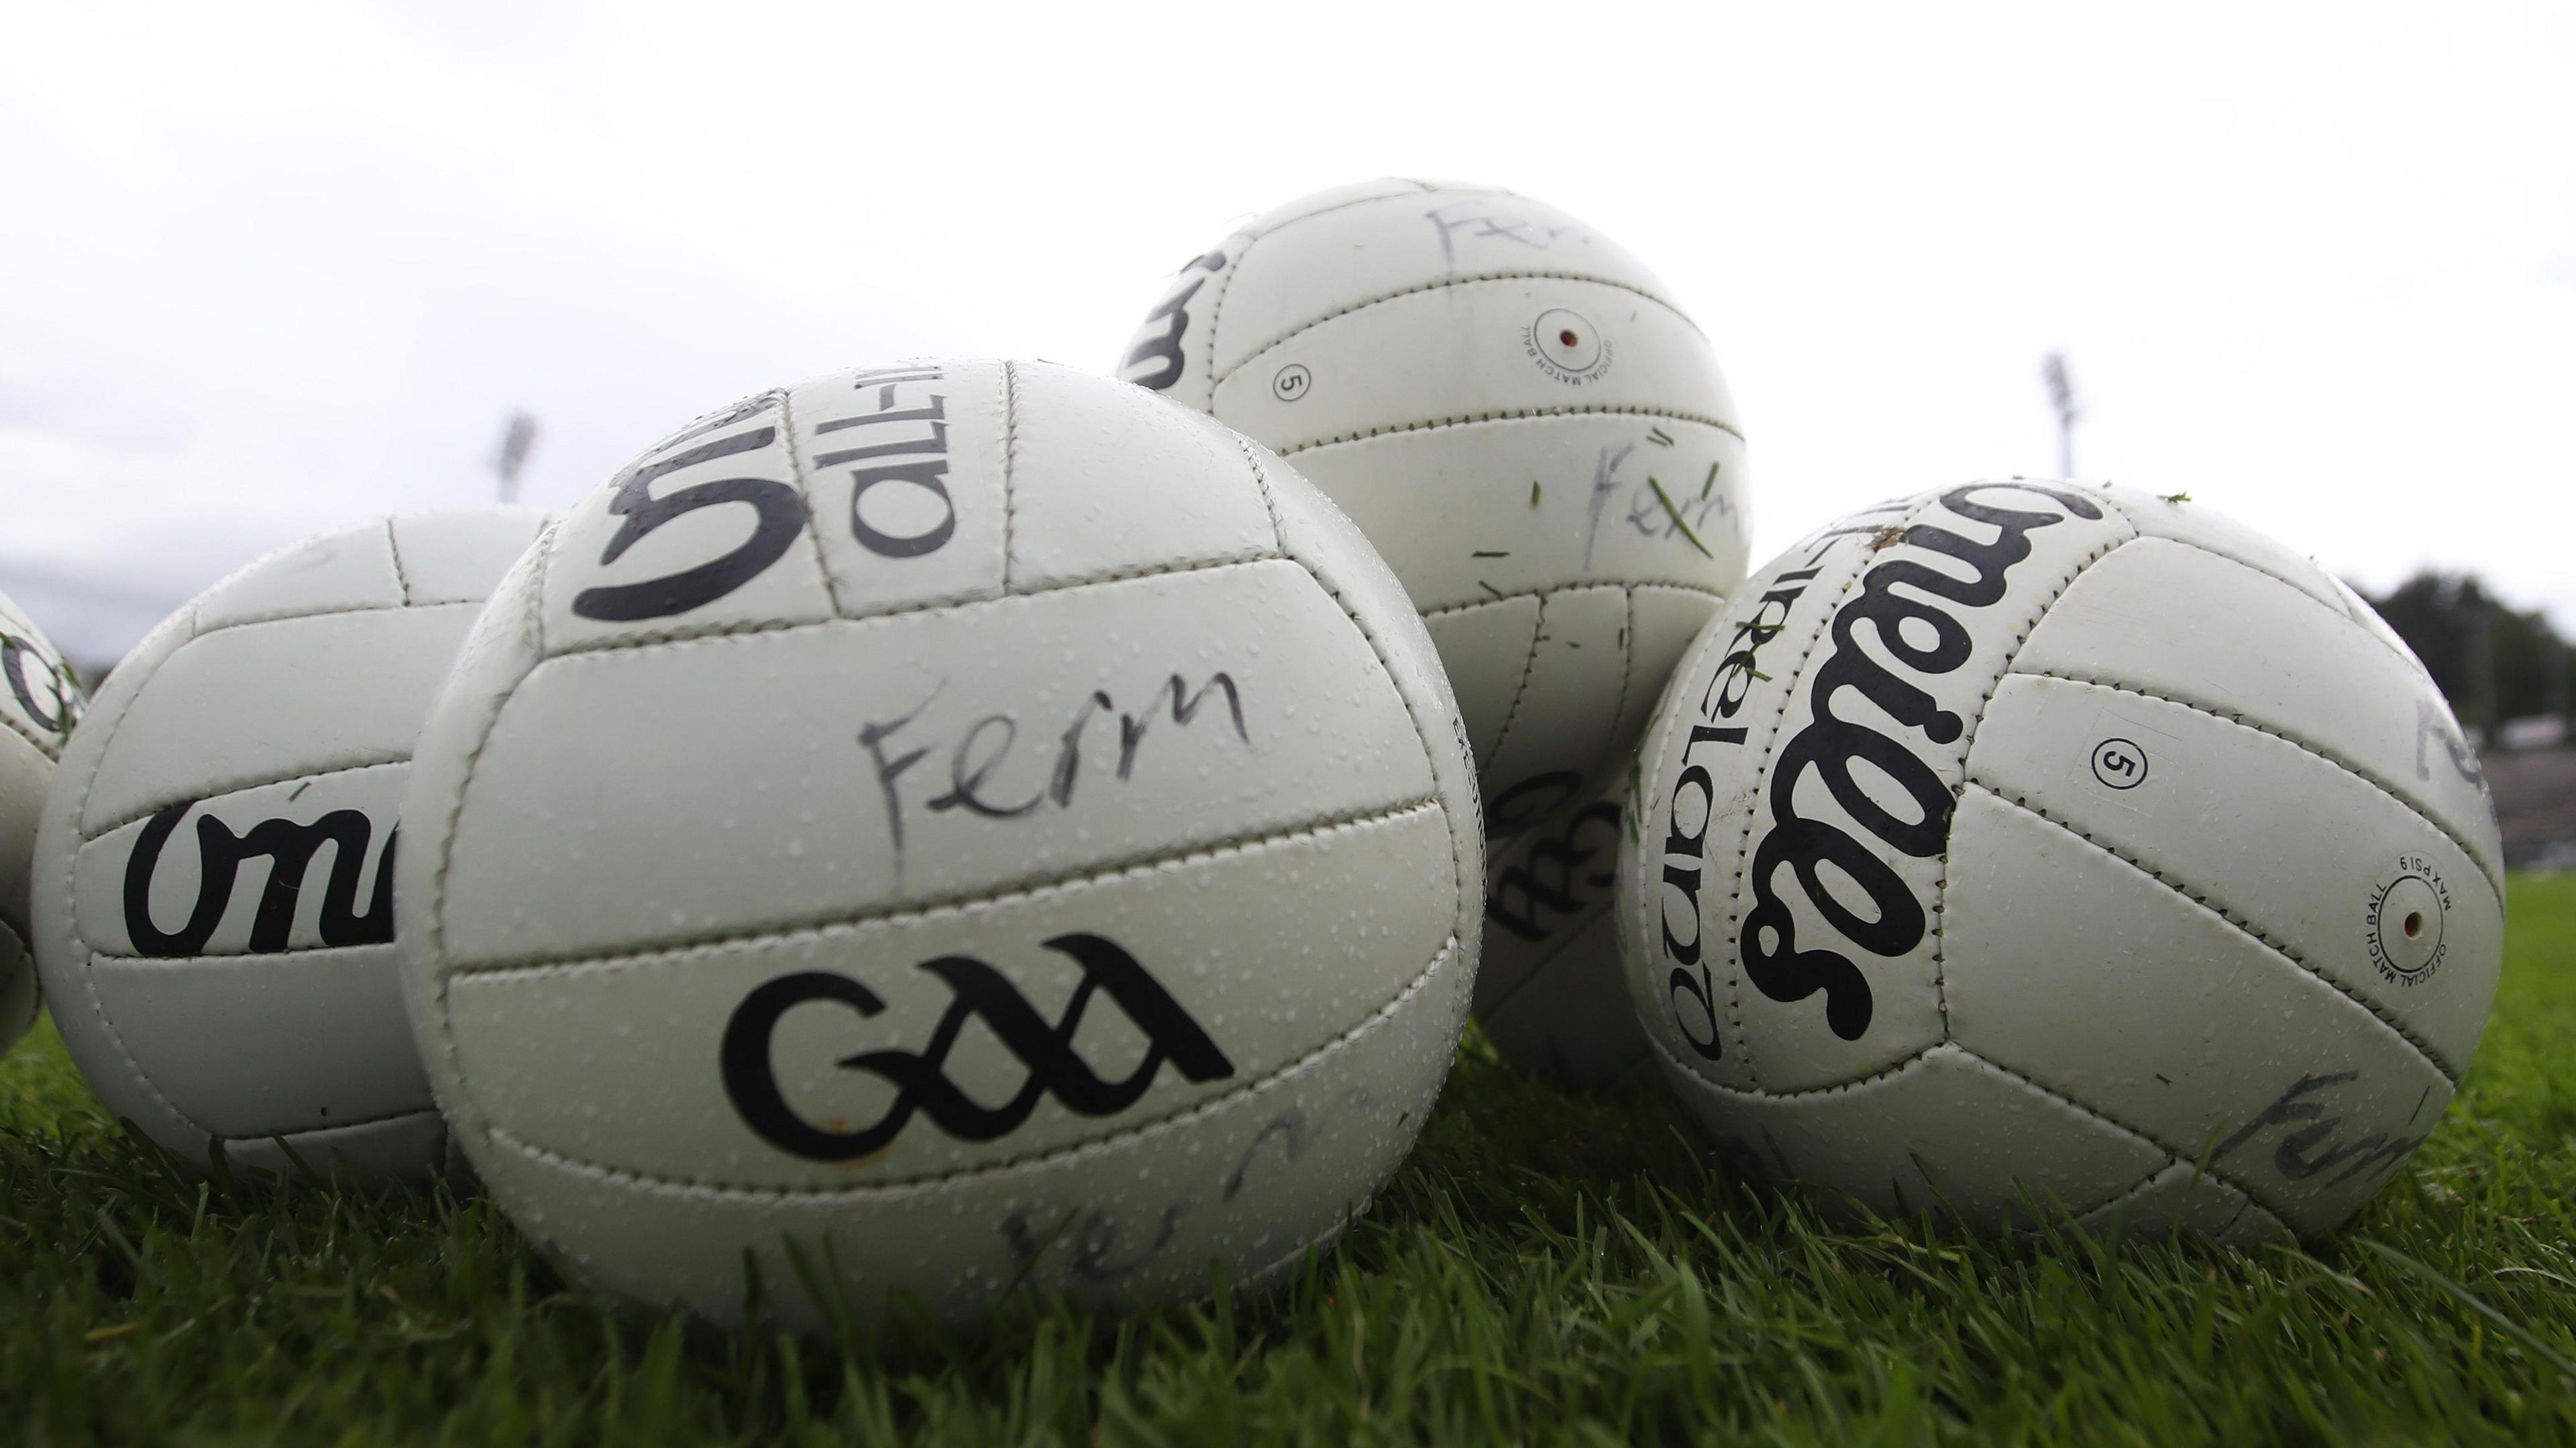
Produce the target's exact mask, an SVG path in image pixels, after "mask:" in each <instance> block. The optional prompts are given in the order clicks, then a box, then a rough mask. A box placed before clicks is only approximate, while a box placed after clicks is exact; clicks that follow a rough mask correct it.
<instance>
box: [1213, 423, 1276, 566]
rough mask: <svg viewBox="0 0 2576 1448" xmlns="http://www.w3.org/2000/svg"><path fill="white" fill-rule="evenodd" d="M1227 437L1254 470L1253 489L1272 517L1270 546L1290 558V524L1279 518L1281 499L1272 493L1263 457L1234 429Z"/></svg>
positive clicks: (1228, 429) (1262, 506) (1249, 441)
mask: <svg viewBox="0 0 2576 1448" xmlns="http://www.w3.org/2000/svg"><path fill="white" fill-rule="evenodd" d="M1226 436H1228V437H1230V438H1232V439H1233V440H1234V450H1235V451H1236V452H1239V453H1241V454H1243V462H1244V466H1246V467H1248V468H1250V469H1252V487H1253V490H1254V491H1255V492H1258V493H1259V494H1261V508H1262V511H1263V512H1266V513H1268V514H1269V515H1270V545H1271V546H1272V547H1273V548H1276V549H1277V550H1278V551H1279V556H1281V557H1283V558H1284V557H1286V556H1288V524H1287V523H1286V522H1285V521H1284V520H1282V519H1281V518H1280V516H1279V499H1278V498H1277V497H1276V496H1274V495H1273V494H1272V493H1271V491H1270V476H1269V474H1268V473H1267V472H1265V471H1264V470H1263V469H1262V466H1261V457H1260V455H1259V454H1257V453H1255V452H1254V451H1253V450H1252V440H1251V439H1250V438H1247V437H1245V436H1244V435H1243V434H1242V433H1239V432H1236V431H1235V430H1234V429H1232V428H1227V429H1226Z"/></svg>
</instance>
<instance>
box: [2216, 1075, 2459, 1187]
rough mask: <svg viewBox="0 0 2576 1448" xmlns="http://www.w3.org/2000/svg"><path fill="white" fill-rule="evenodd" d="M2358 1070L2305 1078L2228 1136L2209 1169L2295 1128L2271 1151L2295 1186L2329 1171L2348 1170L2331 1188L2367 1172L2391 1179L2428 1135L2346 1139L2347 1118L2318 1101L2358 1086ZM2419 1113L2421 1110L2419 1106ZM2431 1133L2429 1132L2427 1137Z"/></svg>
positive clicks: (2386, 1134)
mask: <svg viewBox="0 0 2576 1448" xmlns="http://www.w3.org/2000/svg"><path fill="white" fill-rule="evenodd" d="M2360 1079H2361V1073H2360V1072H2358V1071H2335V1072H2331V1073H2329V1074H2327V1075H2323V1076H2301V1077H2300V1078H2299V1079H2298V1080H2296V1081H2294V1082H2292V1083H2291V1084H2290V1089H2288V1090H2286V1091H2284V1092H2282V1093H2281V1094H2280V1095H2279V1096H2278V1097H2276V1098H2274V1100H2273V1102H2272V1104H2271V1105H2269V1106H2266V1107H2264V1108H2263V1109H2262V1110H2261V1111H2260V1112H2257V1113H2256V1114H2255V1117H2254V1119H2253V1120H2251V1121H2248V1122H2246V1123H2245V1124H2244V1125H2243V1126H2240V1127H2238V1128H2236V1130H2235V1131H2234V1132H2232V1133H2230V1134H2229V1136H2228V1137H2227V1139H2226V1140H2225V1141H2222V1142H2220V1143H2219V1144H2218V1149H2217V1150H2216V1151H2213V1152H2211V1153H2210V1154H2209V1160H2210V1164H2211V1165H2212V1166H2215V1165H2217V1164H2218V1163H2219V1162H2222V1161H2225V1160H2226V1159H2227V1157H2228V1155H2229V1153H2231V1152H2233V1151H2235V1150H2236V1149H2237V1148H2238V1147H2241V1146H2244V1145H2245V1144H2247V1143H2248V1142H2251V1141H2252V1140H2254V1138H2256V1137H2258V1136H2260V1135H2262V1134H2263V1133H2264V1132H2266V1131H2269V1130H2271V1129H2273V1128H2274V1127H2295V1128H2297V1129H2296V1130H2292V1131H2289V1132H2288V1133H2287V1134H2285V1135H2284V1136H2282V1138H2281V1139H2280V1141H2278V1142H2277V1143H2275V1144H2274V1146H2273V1148H2272V1166H2273V1169H2274V1170H2276V1171H2278V1172H2280V1174H2281V1175H2282V1176H2284V1177H2286V1178H2288V1179H2289V1180H2291V1181H2294V1182H2304V1181H2307V1180H2309V1179H2311V1178H2313V1177H2316V1176H2319V1175H2322V1174H2323V1173H2325V1172H2329V1171H2334V1169H2335V1168H2337V1167H2341V1168H2343V1169H2342V1170H2341V1171H2339V1172H2335V1175H2334V1176H2333V1177H2332V1178H2330V1179H2329V1180H2328V1181H2327V1182H2326V1183H2325V1185H2326V1186H2327V1187H2328V1188H2333V1187H2339V1186H2341V1185H2343V1184H2344V1183H2345V1182H2348V1181H2350V1180H2352V1179H2353V1178H2354V1177H2357V1176H2360V1175H2362V1174H2363V1173H2364V1172H2368V1173H2370V1174H2372V1175H2374V1176H2383V1177H2384V1176H2386V1175H2387V1174H2388V1173H2390V1172H2392V1171H2395V1170H2396V1169H2397V1164H2398V1163H2400V1162H2402V1161H2404V1160H2405V1159H2406V1158H2407V1157H2408V1156H2409V1155H2411V1154H2412V1153H2413V1152H2414V1150H2415V1148H2417V1147H2419V1146H2421V1145H2423V1144H2424V1137H2423V1136H2399V1135H2396V1134H2394V1133H2391V1132H2386V1131H2373V1132H2369V1133H2366V1134H2364V1135H2360V1136H2355V1137H2351V1138H2349V1139H2344V1138H2341V1136H2340V1133H2341V1132H2342V1130H2343V1118H2342V1117H2340V1116H2328V1115H2327V1114H2326V1103H2325V1102H2324V1101H2321V1100H2316V1099H2314V1098H2315V1096H2316V1094H2317V1093H2318V1092H2321V1091H2324V1090H2326V1089H2328V1088H2329V1087H2335V1086H2341V1085H2344V1084H2345V1083H2347V1082H2352V1081H2358V1080H2360ZM2415 1109H2416V1110H2417V1111H2419V1112H2420V1111H2422V1110H2423V1109H2424V1107H2423V1103H2422V1102H2421V1101H2418V1102H2417V1103H2416V1107H2415ZM2427 1134H2429V1133H2427Z"/></svg>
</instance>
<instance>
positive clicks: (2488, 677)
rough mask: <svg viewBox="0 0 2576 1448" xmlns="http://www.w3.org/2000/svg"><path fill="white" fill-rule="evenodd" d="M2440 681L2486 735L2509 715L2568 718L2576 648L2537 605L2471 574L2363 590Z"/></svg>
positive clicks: (2428, 575)
mask: <svg viewBox="0 0 2576 1448" xmlns="http://www.w3.org/2000/svg"><path fill="white" fill-rule="evenodd" d="M2362 597H2364V598H2366V599H2369V600H2370V606H2371V607H2373V608H2375V609H2378V610H2379V615H2380V617H2382V618H2384V619H2386V620H2388V626H2389V627H2390V628H2393V629H2395V630H2397V634H2398V636H2399V637H2400V638H2403V639H2404V640H2406V643H2407V646H2408V647H2410V648H2412V649H2414V650H2415V654H2416V657H2418V658H2420V659H2422V660H2423V661H2424V667H2425V668H2427V669H2429V670H2431V671H2432V674H2433V682H2435V683H2437V684H2439V685H2441V686H2442V692H2443V694H2445V695H2446V696H2448V697H2449V699H2450V701H2451V707H2452V709H2453V710H2455V711H2457V712H2458V714H2459V716H2460V722H2461V723H2462V724H2464V725H2466V726H2468V727H2469V728H2471V729H2474V730H2477V731H2479V732H2480V733H2481V734H2482V735H2484V736H2485V737H2486V738H2488V739H2493V738H2494V737H2495V733H2496V728H2497V726H2498V725H2500V724H2502V723H2504V722H2505V721H2506V720H2508V719H2524V718H2529V717H2531V716H2533V715H2555V716H2557V717H2559V718H2562V719H2564V718H2567V717H2568V716H2569V714H2570V712H2571V708H2576V704H2571V700H2570V698H2569V684H2568V681H2569V677H2570V675H2571V673H2576V646H2570V645H2569V643H2568V642H2567V641H2566V640H2565V639H2562V638H2560V637H2559V636H2558V634H2557V631H2556V630H2554V629H2552V628H2551V627H2550V626H2549V620H2548V618H2547V617H2546V616H2544V615H2542V614H2541V613H2539V612H2538V611H2537V610H2533V611H2530V612H2525V611H2524V610H2521V609H2517V608H2512V607H2509V606H2508V605H2506V604H2505V603H2503V602H2501V601H2500V600H2498V599H2497V598H2496V597H2495V596H2494V595H2493V594H2492V593H2489V592H2488V591H2487V587H2486V585H2485V583H2483V582H2482V581H2480V580H2479V578H2478V577H2477V575H2475V574H2473V573H2436V572H2432V571H2430V570H2427V571H2425V572H2422V573H2418V574H2416V575H2415V576H2414V577H2412V578H2410V579H2407V580H2406V581H2405V582H2404V583H2401V584H2399V585H2397V586H2396V587H2395V588H2393V589H2391V590H2389V591H2388V592H2387V593H2384V594H2371V593H2363V594H2362Z"/></svg>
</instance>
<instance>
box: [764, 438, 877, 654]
mask: <svg viewBox="0 0 2576 1448" xmlns="http://www.w3.org/2000/svg"><path fill="white" fill-rule="evenodd" d="M778 436H779V438H780V440H781V441H783V442H785V443H786V445H787V446H786V449H785V451H786V453H787V480H788V485H789V486H791V487H793V488H795V489H796V496H797V497H798V498H799V499H800V500H802V501H803V503H804V505H805V521H804V525H803V526H802V527H800V528H799V529H798V530H797V531H798V532H801V533H803V534H804V535H805V541H806V543H807V544H809V545H811V546H812V548H813V550H814V572H815V574H816V575H817V576H819V577H820V578H821V579H822V580H823V597H825V598H826V599H829V600H830V601H831V604H832V612H833V614H834V615H835V616H846V615H845V613H844V609H843V606H842V603H841V585H840V583H839V581H838V580H836V579H834V578H833V577H832V560H831V559H829V558H826V557H824V556H823V529H822V525H821V524H820V523H819V522H817V521H816V520H815V517H814V481H813V479H812V478H810V477H808V476H807V475H806V472H805V450H804V449H803V448H801V447H799V446H797V444H796V408H795V403H794V401H793V400H792V398H791V396H790V394H789V391H788V389H786V388H781V389H779V392H778ZM858 507H859V503H858V499H857V498H856V497H855V496H854V497H852V498H851V499H850V511H851V512H852V514H854V515H855V514H856V513H857V512H858Z"/></svg>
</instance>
